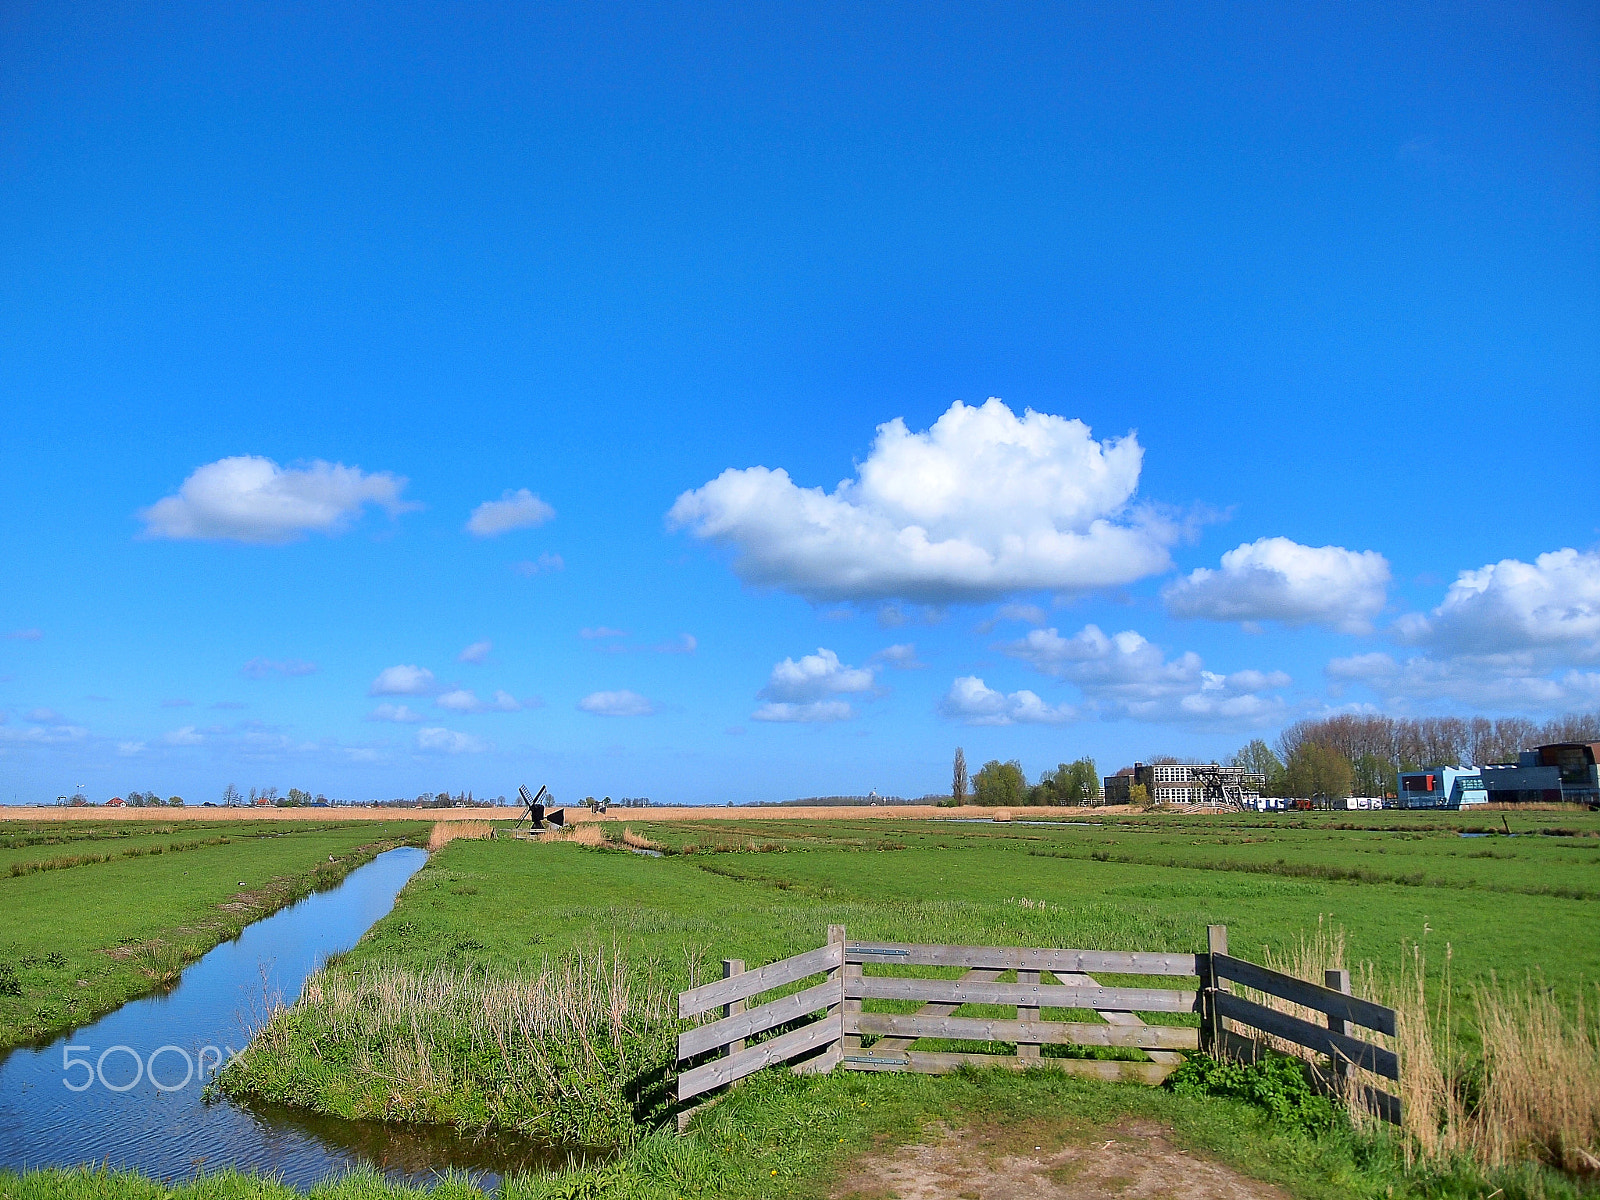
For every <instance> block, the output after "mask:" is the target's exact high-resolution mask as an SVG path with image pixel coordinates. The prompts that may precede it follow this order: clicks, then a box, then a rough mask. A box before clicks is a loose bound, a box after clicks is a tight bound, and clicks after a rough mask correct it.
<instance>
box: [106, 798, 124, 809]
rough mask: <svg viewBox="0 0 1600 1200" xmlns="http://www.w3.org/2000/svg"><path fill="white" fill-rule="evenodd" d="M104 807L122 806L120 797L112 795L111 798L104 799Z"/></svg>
mask: <svg viewBox="0 0 1600 1200" xmlns="http://www.w3.org/2000/svg"><path fill="white" fill-rule="evenodd" d="M106 807H107V808H122V807H123V804H122V797H121V796H113V797H111V799H109V800H107V801H106Z"/></svg>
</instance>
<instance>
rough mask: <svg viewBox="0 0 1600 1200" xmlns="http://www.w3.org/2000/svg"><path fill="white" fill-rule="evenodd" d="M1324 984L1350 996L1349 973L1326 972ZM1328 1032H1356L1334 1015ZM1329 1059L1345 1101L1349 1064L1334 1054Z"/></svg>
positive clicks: (1336, 1082) (1336, 1083)
mask: <svg viewBox="0 0 1600 1200" xmlns="http://www.w3.org/2000/svg"><path fill="white" fill-rule="evenodd" d="M1322 982H1323V983H1324V984H1325V985H1326V986H1328V987H1330V988H1332V989H1333V990H1334V991H1336V992H1343V993H1344V994H1345V995H1346V996H1348V995H1349V994H1350V972H1349V971H1344V970H1339V971H1334V970H1325V971H1323V973H1322ZM1328 1031H1329V1032H1330V1033H1345V1034H1348V1033H1352V1032H1354V1031H1353V1030H1352V1029H1351V1028H1350V1023H1349V1022H1348V1021H1346V1020H1345V1019H1344V1018H1343V1017H1335V1016H1333V1015H1332V1014H1329V1016H1328ZM1329 1057H1330V1058H1331V1059H1332V1061H1333V1081H1334V1084H1335V1085H1336V1086H1337V1087H1338V1089H1339V1097H1340V1099H1343V1098H1344V1094H1345V1091H1346V1090H1347V1089H1346V1086H1345V1078H1346V1073H1347V1064H1346V1062H1345V1060H1344V1059H1343V1058H1342V1057H1341V1056H1340V1055H1338V1054H1332V1055H1329Z"/></svg>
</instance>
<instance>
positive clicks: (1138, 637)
mask: <svg viewBox="0 0 1600 1200" xmlns="http://www.w3.org/2000/svg"><path fill="white" fill-rule="evenodd" d="M1001 649H1002V650H1004V651H1005V653H1006V654H1008V655H1010V656H1011V657H1012V658H1016V659H1020V660H1022V661H1023V662H1026V663H1028V664H1029V665H1030V666H1032V667H1034V668H1035V669H1036V670H1038V671H1041V672H1043V673H1044V674H1046V675H1051V676H1054V677H1055V678H1057V679H1063V680H1066V681H1067V682H1069V683H1074V684H1076V685H1077V686H1078V688H1079V689H1080V690H1082V692H1083V694H1084V696H1085V697H1086V698H1087V699H1088V700H1089V702H1090V704H1091V705H1092V706H1093V707H1094V708H1096V709H1097V710H1099V711H1100V712H1101V713H1102V714H1103V715H1107V716H1112V715H1124V716H1129V717H1133V718H1135V719H1137V720H1143V721H1166V722H1194V723H1199V724H1207V725H1226V726H1241V727H1243V726H1259V725H1265V724H1269V723H1271V722H1272V721H1274V720H1277V719H1278V718H1279V717H1281V716H1282V715H1283V713H1284V711H1285V705H1284V702H1283V699H1282V698H1281V697H1280V696H1278V695H1275V694H1274V693H1277V692H1279V691H1281V690H1282V689H1283V688H1286V687H1288V686H1289V683H1290V682H1291V681H1290V679H1289V676H1287V675H1286V674H1284V673H1283V672H1282V671H1256V670H1245V671H1235V672H1233V673H1232V674H1227V675H1224V674H1219V673H1217V672H1215V671H1208V670H1206V669H1205V664H1204V663H1203V662H1202V660H1201V658H1200V656H1199V655H1198V654H1195V653H1194V652H1192V651H1186V652H1184V653H1183V654H1180V655H1178V656H1177V657H1176V658H1170V659H1169V658H1167V657H1166V655H1165V654H1163V653H1162V650H1161V648H1160V647H1159V646H1157V645H1156V644H1155V643H1153V642H1151V641H1149V640H1148V639H1146V638H1145V637H1144V636H1143V635H1142V634H1140V633H1137V632H1135V631H1134V630H1132V629H1125V630H1123V631H1122V632H1120V633H1113V634H1107V633H1105V632H1104V631H1103V630H1101V629H1100V627H1099V626H1097V625H1085V626H1084V627H1083V628H1082V629H1081V630H1079V631H1078V632H1077V633H1075V634H1073V635H1072V636H1071V637H1063V636H1062V635H1061V634H1060V633H1059V632H1058V631H1057V630H1055V629H1035V630H1032V631H1030V632H1029V633H1028V635H1027V636H1026V637H1024V638H1021V639H1019V640H1018V641H1015V642H1008V643H1005V644H1004V645H1003V646H1002V647H1001Z"/></svg>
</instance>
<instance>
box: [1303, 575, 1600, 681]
mask: <svg viewBox="0 0 1600 1200" xmlns="http://www.w3.org/2000/svg"><path fill="white" fill-rule="evenodd" d="M1390 632H1391V633H1392V634H1393V635H1394V637H1395V639H1396V640H1397V641H1399V642H1401V643H1402V644H1408V645H1411V646H1414V647H1416V649H1415V651H1414V652H1413V653H1412V654H1410V655H1409V656H1402V657H1393V656H1391V655H1388V654H1383V653H1372V654H1361V655H1355V656H1353V657H1350V658H1336V659H1334V660H1333V661H1332V662H1330V663H1329V664H1328V667H1327V674H1328V678H1329V680H1330V682H1331V683H1332V684H1333V685H1334V687H1335V688H1336V689H1337V688H1339V687H1341V686H1342V685H1345V684H1352V683H1354V684H1361V685H1364V686H1366V687H1369V688H1371V689H1372V690H1373V691H1374V692H1376V693H1377V694H1378V695H1379V696H1381V697H1382V698H1383V700H1384V702H1385V703H1386V704H1387V705H1388V706H1389V707H1391V708H1395V709H1399V710H1402V711H1404V710H1413V711H1415V710H1417V709H1418V708H1419V707H1423V706H1428V705H1434V704H1438V703H1439V702H1441V701H1445V702H1454V703H1459V704H1463V705H1467V706H1470V707H1473V708H1477V709H1480V710H1486V711H1487V710H1495V709H1518V710H1522V711H1526V712H1558V711H1561V710H1565V709H1572V708H1581V707H1588V706H1591V705H1593V704H1595V703H1596V702H1597V701H1600V672H1597V671H1594V670H1587V669H1585V668H1586V667H1588V666H1590V665H1592V664H1596V663H1600V552H1594V551H1588V552H1583V551H1578V550H1572V549H1565V550H1556V551H1552V552H1551V553H1548V554H1541V555H1539V556H1538V557H1537V558H1536V559H1534V561H1533V562H1532V563H1525V562H1522V561H1520V560H1518V559H1514V558H1508V559H1503V560H1501V561H1500V562H1497V563H1491V564H1489V565H1488V566H1485V567H1480V568H1478V569H1476V570H1469V571H1462V572H1461V573H1460V574H1459V575H1458V576H1457V577H1456V580H1455V582H1454V583H1453V584H1451V585H1450V588H1449V590H1448V591H1447V592H1446V593H1445V597H1444V601H1443V603H1441V604H1440V605H1439V606H1438V607H1437V608H1435V609H1433V610H1432V611H1431V612H1428V613H1408V614H1406V615H1405V616H1403V617H1401V618H1400V619H1399V620H1397V621H1396V622H1395V623H1394V626H1393V627H1392V629H1391V630H1390Z"/></svg>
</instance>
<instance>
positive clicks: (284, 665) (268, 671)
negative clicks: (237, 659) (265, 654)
mask: <svg viewBox="0 0 1600 1200" xmlns="http://www.w3.org/2000/svg"><path fill="white" fill-rule="evenodd" d="M316 670H317V664H316V663H314V662H304V661H302V660H301V659H298V658H290V659H284V660H282V661H279V660H277V659H271V658H252V659H251V660H250V661H249V662H247V663H245V665H244V666H242V667H240V668H239V673H240V674H241V675H243V676H245V677H246V678H247V679H265V678H266V677H267V676H268V675H284V676H298V675H314V674H316Z"/></svg>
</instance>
